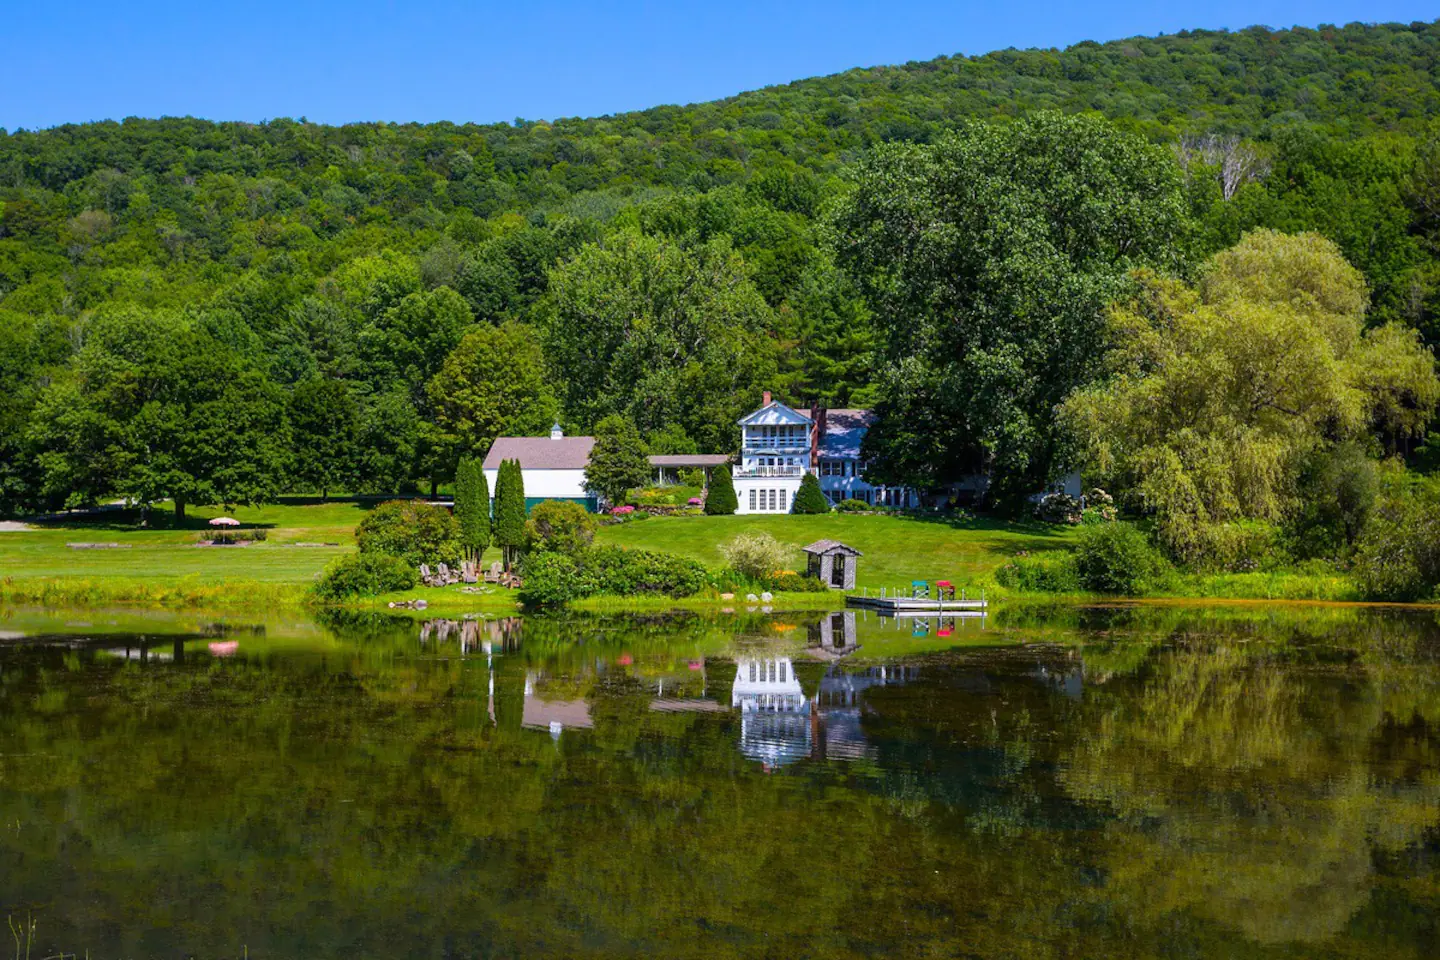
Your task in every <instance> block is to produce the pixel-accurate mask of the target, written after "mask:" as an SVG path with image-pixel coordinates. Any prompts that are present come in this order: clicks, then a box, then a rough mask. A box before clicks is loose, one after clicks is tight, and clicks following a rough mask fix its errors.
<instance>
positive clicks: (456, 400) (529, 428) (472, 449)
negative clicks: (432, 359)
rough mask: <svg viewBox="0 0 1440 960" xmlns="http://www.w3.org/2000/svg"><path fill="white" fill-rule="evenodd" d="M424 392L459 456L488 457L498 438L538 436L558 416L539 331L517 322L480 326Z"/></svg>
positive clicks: (444, 439) (444, 435)
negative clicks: (498, 325)
mask: <svg viewBox="0 0 1440 960" xmlns="http://www.w3.org/2000/svg"><path fill="white" fill-rule="evenodd" d="M425 392H426V394H427V396H428V398H429V401H430V407H431V409H432V410H433V411H434V420H435V425H436V426H437V427H438V428H439V430H440V434H441V438H442V440H441V442H442V443H443V444H445V445H446V446H447V447H448V448H449V449H450V450H452V451H454V452H455V453H456V454H458V455H461V456H484V454H485V452H486V451H487V450H489V449H490V444H491V443H492V442H493V441H494V440H495V438H496V437H498V436H521V437H524V436H534V435H537V434H540V433H542V432H544V431H546V430H548V429H549V428H550V425H551V424H552V423H554V422H555V417H556V415H557V413H558V409H557V406H556V402H555V395H554V392H553V391H552V389H551V387H550V379H549V376H548V374H547V372H546V370H545V364H544V357H543V356H542V354H541V351H540V345H539V343H538V342H537V341H536V338H535V331H534V330H533V329H532V328H530V327H528V326H525V325H523V324H519V323H509V324H505V325H504V326H500V327H492V326H489V325H488V324H482V325H479V326H476V327H475V328H474V329H473V330H471V331H470V332H469V333H468V334H466V336H465V339H464V340H462V341H460V345H459V346H457V347H456V348H455V350H454V351H453V352H451V354H450V355H449V356H448V357H446V358H445V361H444V363H443V364H442V365H441V367H440V370H439V372H438V373H436V374H435V376H434V377H432V378H431V380H430V382H429V383H428V384H427V385H426V387H425Z"/></svg>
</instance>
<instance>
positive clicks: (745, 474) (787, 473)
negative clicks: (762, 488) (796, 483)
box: [731, 464, 806, 480]
mask: <svg viewBox="0 0 1440 960" xmlns="http://www.w3.org/2000/svg"><path fill="white" fill-rule="evenodd" d="M805 470H806V468H805V467H802V466H800V465H798V464H789V465H785V466H775V467H735V468H734V470H733V471H732V472H731V476H732V477H734V478H735V479H736V480H754V479H766V480H772V479H791V480H793V479H797V478H799V477H803V476H804V475H805Z"/></svg>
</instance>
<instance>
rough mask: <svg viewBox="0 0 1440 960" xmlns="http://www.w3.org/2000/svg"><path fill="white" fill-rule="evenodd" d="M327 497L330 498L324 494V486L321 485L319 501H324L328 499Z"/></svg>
mask: <svg viewBox="0 0 1440 960" xmlns="http://www.w3.org/2000/svg"><path fill="white" fill-rule="evenodd" d="M329 499H330V498H329V497H328V496H327V495H326V490H325V488H324V487H321V488H320V502H321V503H324V502H325V501H326V500H329Z"/></svg>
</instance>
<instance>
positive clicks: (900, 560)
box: [596, 513, 1076, 590]
mask: <svg viewBox="0 0 1440 960" xmlns="http://www.w3.org/2000/svg"><path fill="white" fill-rule="evenodd" d="M753 531H765V532H767V533H769V534H771V535H773V536H774V537H775V538H776V539H777V540H779V541H780V542H782V543H785V544H789V545H790V546H791V547H792V548H793V549H792V552H791V555H792V557H793V561H792V562H791V565H790V567H789V569H793V570H796V571H799V572H802V573H803V572H804V570H805V554H803V553H802V552H801V551H800V548H801V547H802V546H803V545H805V544H807V543H813V542H814V541H816V540H823V539H829V540H839V541H840V542H842V543H845V544H848V545H849V546H852V547H854V548H855V549H857V550H859V551H861V552H862V553H863V554H864V556H863V557H861V558H860V560H859V566H858V567H857V568H856V577H855V585H856V586H857V587H868V588H870V589H879V588H880V587H903V588H905V589H906V590H908V589H909V587H910V581H912V580H929V581H932V582H933V581H936V580H949V581H951V582H952V583H954V584H956V585H957V586H959V585H963V584H974V583H978V582H979V581H981V580H982V579H986V578H988V576H989V575H990V574H991V573H993V572H994V571H995V569H996V568H997V567H999V566H1000V565H1001V564H1003V563H1005V561H1006V560H1008V559H1009V558H1010V557H1012V556H1014V555H1015V554H1016V553H1018V552H1019V551H1021V550H1028V551H1030V552H1032V553H1033V552H1036V551H1042V550H1056V549H1063V548H1066V547H1069V546H1071V544H1072V543H1073V540H1074V537H1075V534H1076V529H1075V528H1069V529H1065V528H1057V527H1050V526H1046V525H1043V524H1033V523H1011V522H1007V521H1003V520H969V521H964V522H958V523H954V522H950V521H942V520H932V519H921V518H914V517H904V516H883V515H875V516H866V515H860V516H856V515H853V514H842V513H831V514H827V515H821V516H792V515H788V514H782V515H775V516H763V515H752V516H743V517H738V516H737V517H652V518H651V519H649V520H640V521H633V520H632V521H631V522H629V523H625V524H619V525H615V526H608V527H603V528H601V530H600V533H599V536H598V537H597V538H596V541H597V542H599V543H607V544H615V545H618V546H625V547H635V548H640V549H645V550H660V551H664V552H666V553H678V554H681V555H682V556H687V557H693V558H695V559H696V560H699V561H700V562H701V563H703V564H705V565H706V566H708V567H722V566H724V565H725V557H724V554H723V553H722V552H721V549H720V548H721V546H722V545H723V544H724V543H725V542H726V541H728V540H729V539H731V538H732V537H734V536H736V535H737V534H740V533H746V532H753Z"/></svg>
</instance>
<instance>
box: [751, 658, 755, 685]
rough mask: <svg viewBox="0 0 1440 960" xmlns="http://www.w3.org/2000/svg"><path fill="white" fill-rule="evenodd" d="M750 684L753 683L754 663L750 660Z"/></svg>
mask: <svg viewBox="0 0 1440 960" xmlns="http://www.w3.org/2000/svg"><path fill="white" fill-rule="evenodd" d="M750 682H751V683H754V682H755V661H754V660H751V661H750Z"/></svg>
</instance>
